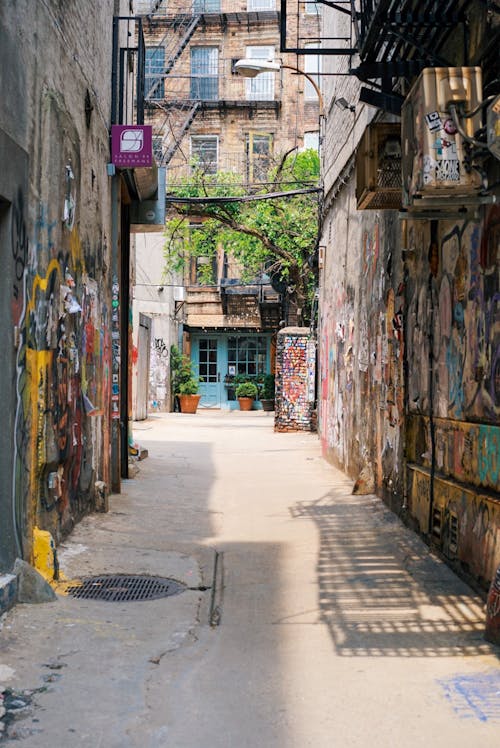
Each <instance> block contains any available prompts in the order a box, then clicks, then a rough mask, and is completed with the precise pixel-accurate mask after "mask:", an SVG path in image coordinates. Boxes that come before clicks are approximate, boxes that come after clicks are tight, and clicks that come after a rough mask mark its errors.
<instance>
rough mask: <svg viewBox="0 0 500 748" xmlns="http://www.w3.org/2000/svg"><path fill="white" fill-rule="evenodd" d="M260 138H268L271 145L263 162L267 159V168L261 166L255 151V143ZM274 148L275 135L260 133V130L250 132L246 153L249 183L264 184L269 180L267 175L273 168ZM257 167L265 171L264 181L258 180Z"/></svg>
mask: <svg viewBox="0 0 500 748" xmlns="http://www.w3.org/2000/svg"><path fill="white" fill-rule="evenodd" d="M258 138H266V139H267V142H268V143H269V152H268V153H267V154H265V155H264V156H263V157H262V158H261V160H262V161H264V159H267V162H268V163H267V164H266V165H265V166H262V165H259V154H258V153H256V151H255V149H254V145H255V141H256V139H258ZM273 146H274V134H273V133H271V132H260V131H258V130H250V131H249V132H247V133H246V136H245V152H246V172H247V181H248V183H249V184H253V183H259V182H260V183H262V182H265V181H266V179H267V174H268V172H269V168H270V166H271V161H272V154H273ZM256 167H258V168H260V169H264V174H263V177H264V178H263V179H260V178H257V177H256V175H255V172H256V170H257V169H256Z"/></svg>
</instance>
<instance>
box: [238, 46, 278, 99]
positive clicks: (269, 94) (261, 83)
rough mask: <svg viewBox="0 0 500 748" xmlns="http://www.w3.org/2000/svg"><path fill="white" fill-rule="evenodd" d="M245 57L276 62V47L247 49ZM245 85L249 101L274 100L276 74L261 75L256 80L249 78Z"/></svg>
mask: <svg viewBox="0 0 500 748" xmlns="http://www.w3.org/2000/svg"><path fill="white" fill-rule="evenodd" d="M245 57H247V58H250V59H253V60H274V47H260V46H259V47H247V48H246V53H245ZM245 84H246V97H247V100H249V101H273V100H274V73H261V74H260V75H256V76H255V78H247V79H246V81H245Z"/></svg>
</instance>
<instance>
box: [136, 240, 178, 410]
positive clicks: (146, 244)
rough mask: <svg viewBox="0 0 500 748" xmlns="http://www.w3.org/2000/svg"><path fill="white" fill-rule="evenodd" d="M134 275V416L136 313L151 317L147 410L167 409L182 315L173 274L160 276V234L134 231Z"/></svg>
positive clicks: (161, 246) (168, 408) (162, 248)
mask: <svg viewBox="0 0 500 748" xmlns="http://www.w3.org/2000/svg"><path fill="white" fill-rule="evenodd" d="M135 242H136V249H135V256H136V262H135V277H134V281H133V284H134V302H133V310H134V312H133V315H134V316H133V330H134V353H133V359H134V374H133V390H132V398H133V400H132V410H133V417H134V419H135V418H136V417H137V397H138V395H139V393H138V391H137V371H138V369H137V360H136V359H137V355H138V350H137V334H138V322H139V315H140V314H146V315H147V316H148V317H150V318H151V349H150V352H149V386H148V393H147V403H148V412H154V411H169V410H170V404H171V403H170V347H171V346H172V345H178V343H179V341H178V328H179V321H180V320H182V318H183V310H182V308H178V309H177V315H176V304H175V300H174V290H175V288H180V287H181V286H182V280H181V279H178V282H177V284H176V283H175V280H176V279H175V278H174V276H173V275H169V276H168V277H167V278H165V276H164V257H163V255H164V243H165V238H164V236H163V234H161V233H160V234H157V233H151V234H136V235H135Z"/></svg>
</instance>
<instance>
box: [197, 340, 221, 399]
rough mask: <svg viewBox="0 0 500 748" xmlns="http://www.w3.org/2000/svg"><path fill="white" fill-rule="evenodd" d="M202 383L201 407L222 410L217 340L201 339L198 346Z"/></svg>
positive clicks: (199, 370)
mask: <svg viewBox="0 0 500 748" xmlns="http://www.w3.org/2000/svg"><path fill="white" fill-rule="evenodd" d="M197 349H198V350H197V353H198V356H197V358H198V372H199V375H200V377H201V379H202V380H203V381H202V382H200V395H201V401H200V407H202V408H220V406H221V381H220V380H221V376H220V371H219V341H218V339H217V338H200V339H199V340H198V346H197Z"/></svg>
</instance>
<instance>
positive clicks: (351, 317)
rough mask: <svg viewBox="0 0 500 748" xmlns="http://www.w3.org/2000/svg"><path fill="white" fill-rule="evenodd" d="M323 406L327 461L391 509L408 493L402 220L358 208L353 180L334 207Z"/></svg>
mask: <svg viewBox="0 0 500 748" xmlns="http://www.w3.org/2000/svg"><path fill="white" fill-rule="evenodd" d="M328 208H329V209H328V210H327V214H326V222H325V231H324V235H323V241H324V242H325V244H326V252H325V259H324V265H323V268H322V271H321V273H322V276H321V298H320V310H321V314H320V328H319V329H320V337H319V358H320V378H319V393H318V395H319V396H318V409H319V424H320V436H321V442H322V447H323V453H324V455H325V457H326V458H327V459H329V460H330V461H331V462H333V463H334V464H336V465H337V466H339V467H341V468H342V469H344V470H345V471H346V472H347V473H348V474H349V475H351V476H352V477H353V478H354V479H356V480H359V481H360V484H361V483H363V485H364V487H365V490H368V489H370V490H372V491H373V490H377V491H378V492H380V493H382V494H383V495H384V496H385V498H386V499H387V500H389V502H390V503H391V504H397V502H398V501H400V499H401V495H402V476H403V470H402V467H403V463H402V446H403V445H402V435H401V425H402V420H403V412H404V400H403V355H404V344H403V306H404V298H403V293H404V285H403V272H402V262H401V253H400V250H399V246H400V243H399V236H398V233H399V222H398V220H397V216H396V215H395V214H394V213H393V212H388V211H387V212H382V213H376V212H374V211H366V212H364V213H361V212H357V211H356V203H355V199H354V185H353V180H352V179H351V181H350V182H349V185H348V186H347V187H346V188H345V189H344V190H342V191H341V192H340V193H339V194H338V195H337V196H336V199H335V201H334V203H333V202H332V203H331V204H330V205H329V206H328Z"/></svg>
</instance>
